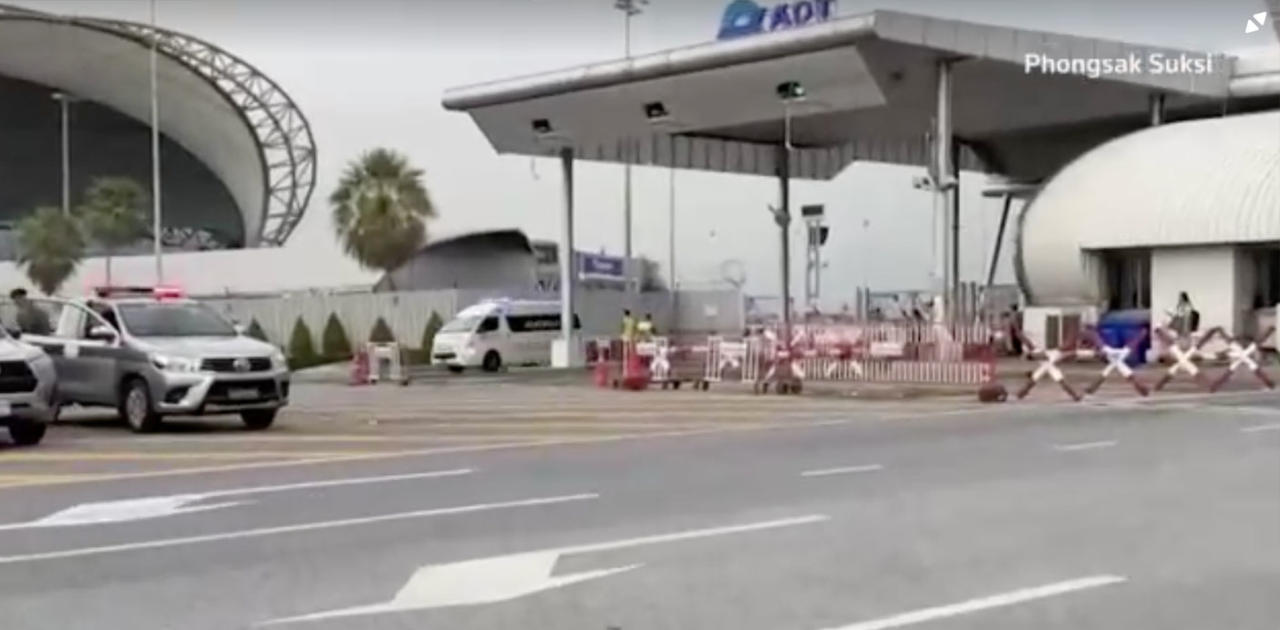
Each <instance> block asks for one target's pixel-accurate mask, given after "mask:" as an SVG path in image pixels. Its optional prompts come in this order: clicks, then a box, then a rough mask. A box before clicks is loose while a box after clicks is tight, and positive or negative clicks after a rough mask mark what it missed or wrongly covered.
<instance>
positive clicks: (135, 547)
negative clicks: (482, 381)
mask: <svg viewBox="0 0 1280 630" xmlns="http://www.w3.org/2000/svg"><path fill="white" fill-rule="evenodd" d="M598 498H600V495H598V494H593V493H588V494H570V495H564V496H557V497H543V498H537V499H522V500H518V501H503V502H499V503H477V504H474V505H462V506H456V507H446V508H433V509H428V510H415V511H412V512H397V513H394V514H380V515H377V516H365V517H359V518H347V519H340V520H334V521H318V522H313V523H300V524H297V525H282V526H278V527H261V528H257V529H244V530H239V531H233V532H222V533H218V534H206V535H202V536H186V537H182V538H165V539H160V540H149V541H143V542H136V543H123V544H119V545H103V546H100V547H81V548H78V549H63V550H60V551H46V552H42V553H32V554H23V555H17V556H4V557H0V564H18V563H23V562H36V561H41V560H57V559H63V558H78V557H82V556H94V555H102V554H108V553H119V552H125V551H139V550H143V549H160V548H164V547H178V546H182V545H194V544H199V543H207V542H218V541H223V540H235V539H239V538H254V537H259V536H271V535H275V534H287V533H294V532H306V531H315V530H321V529H334V528H339V527H351V526H355V525H369V524H373V523H386V522H390V521H401V520H408V519H415V518H427V517H432V516H450V515H455V514H470V513H474V512H486V511H491V510H500V509H506V508H518V507H537V506H544V505H556V504H560V503H571V502H575V501H591V500H594V499H598Z"/></svg>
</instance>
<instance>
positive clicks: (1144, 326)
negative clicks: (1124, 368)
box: [1098, 311, 1151, 367]
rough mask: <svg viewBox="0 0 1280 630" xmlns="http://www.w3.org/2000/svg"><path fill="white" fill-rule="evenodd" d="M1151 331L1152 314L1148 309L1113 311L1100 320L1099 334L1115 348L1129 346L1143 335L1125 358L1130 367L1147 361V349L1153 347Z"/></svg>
mask: <svg viewBox="0 0 1280 630" xmlns="http://www.w3.org/2000/svg"><path fill="white" fill-rule="evenodd" d="M1150 332H1151V314H1150V312H1148V311H1113V312H1111V313H1107V314H1106V315H1104V316H1103V317H1102V320H1101V321H1099V322H1098V336H1099V337H1101V338H1102V342H1103V343H1105V344H1107V345H1108V346H1111V347H1113V348H1120V347H1123V346H1127V345H1129V343H1130V342H1132V341H1133V340H1134V339H1135V338H1137V337H1138V336H1142V341H1141V342H1140V343H1138V345H1137V346H1136V347H1135V348H1134V352H1132V353H1130V354H1129V358H1128V359H1126V360H1125V363H1126V364H1127V365H1128V366H1129V367H1138V366H1140V365H1142V364H1144V363H1146V359H1147V351H1148V350H1150V349H1151V335H1150Z"/></svg>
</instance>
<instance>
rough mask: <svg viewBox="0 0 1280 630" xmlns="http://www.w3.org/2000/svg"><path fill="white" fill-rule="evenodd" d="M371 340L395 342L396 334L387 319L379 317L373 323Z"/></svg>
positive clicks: (370, 333)
mask: <svg viewBox="0 0 1280 630" xmlns="http://www.w3.org/2000/svg"><path fill="white" fill-rule="evenodd" d="M369 341H371V342H373V343H395V342H396V335H395V333H393V332H391V327H390V326H388V325H387V320H385V319H382V318H381V317H379V318H378V321H376V322H374V323H373V330H372V331H370V332H369Z"/></svg>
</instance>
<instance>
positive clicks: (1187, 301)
mask: <svg viewBox="0 0 1280 630" xmlns="http://www.w3.org/2000/svg"><path fill="white" fill-rule="evenodd" d="M1168 313H1169V314H1170V315H1171V316H1172V317H1173V329H1174V330H1175V331H1177V333H1178V336H1179V337H1185V336H1187V335H1189V334H1191V333H1193V332H1196V331H1197V330H1199V329H1200V311H1197V310H1196V307H1195V306H1193V305H1192V304H1191V296H1189V295H1187V292H1186V291H1182V292H1180V293H1178V304H1177V305H1176V306H1174V307H1173V310H1172V311H1168Z"/></svg>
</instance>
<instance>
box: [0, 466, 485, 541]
mask: <svg viewBox="0 0 1280 630" xmlns="http://www.w3.org/2000/svg"><path fill="white" fill-rule="evenodd" d="M472 472H474V471H473V470H471V469H470V468H460V469H457V470H436V471H431V472H421V473H409V474H404V475H384V476H380V477H352V478H348V479H326V480H321V481H307V482H302V483H291V484H285V485H277V486H253V487H249V488H231V489H229V490H215V491H212V492H200V493H188V494H175V495H169V496H160V497H141V498H137V499H121V500H118V501H100V502H95V503H82V504H80V505H76V506H72V507H70V508H67V509H65V510H61V511H59V512H55V513H53V514H50V515H49V516H46V517H44V518H41V519H38V520H34V521H29V522H26V523H9V524H6V525H0V531H5V530H13V529H28V528H38V527H71V526H76V525H101V524H104V523H124V522H128V521H140V520H144V519H153V518H163V517H166V516H177V515H179V514H189V513H192V512H205V511H208V510H216V509H218V508H224V507H231V506H235V505H242V504H244V503H245V502H244V501H232V502H227V503H216V504H213V505H196V506H192V505H190V504H192V503H196V502H199V501H207V500H209V499H214V498H219V497H228V496H244V495H249V494H269V493H272V492H288V491H292V490H310V489H313V488H332V487H336V486H354V485H360V484H369V483H385V482H389V481H408V480H411V479H430V478H435V477H457V476H460V475H469V474H471V473H472Z"/></svg>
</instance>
